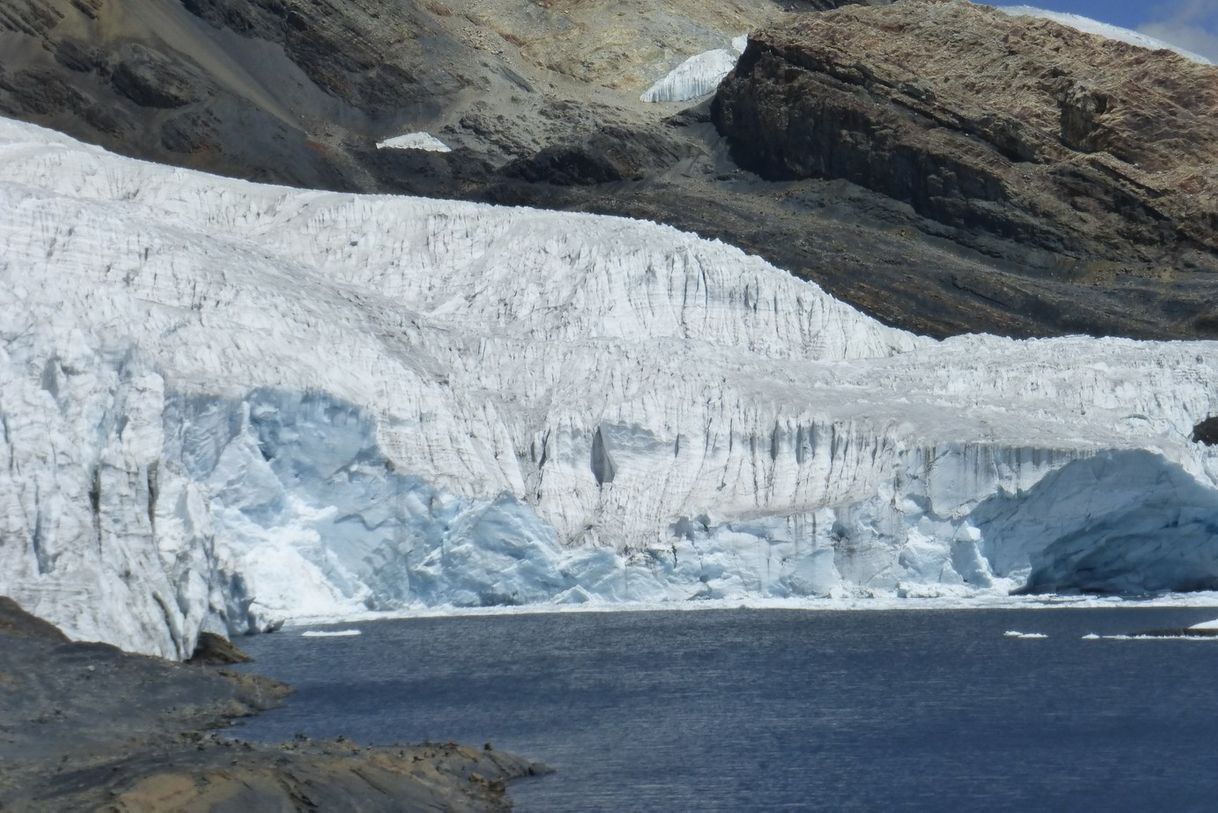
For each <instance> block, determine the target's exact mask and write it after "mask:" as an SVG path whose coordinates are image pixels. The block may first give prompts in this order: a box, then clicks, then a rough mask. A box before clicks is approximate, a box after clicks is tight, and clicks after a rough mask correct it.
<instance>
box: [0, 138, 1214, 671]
mask: <svg viewBox="0 0 1218 813" xmlns="http://www.w3.org/2000/svg"><path fill="white" fill-rule="evenodd" d="M0 202H2V203H3V205H0V287H3V289H4V290H5V291H7V292H8V294H9V295H8V298H7V299H5V300H4V301H3V302H2V303H0V430H2V431H0V593H3V594H7V595H10V596H13V597H15V598H17V599H18V600H19V601H20V602H21V603H22V604H23V605H24V606H26V607H27V608H29V609H30V610H31V611H34V612H36V613H37V614H39V615H41V616H44V617H46V618H49V619H52V620H54V621H56V622H57V623H59V624H60V625H61V626H62V627H63V628H64V629H65V631H67V632H68V633H69V634H70V635H72V636H73V637H77V638H95V639H102V640H107V641H111V642H114V643H118V644H121V645H123V646H125V647H128V648H131V649H136V650H140V651H145V652H151V653H157V654H163V655H167V656H171V657H185V656H188V655H189V654H190V653H191V651H192V650H193V648H194V644H195V640H196V638H197V636H198V634H199V632H200V631H201V630H209V631H215V632H229V633H236V632H244V631H247V630H249V629H260V628H263V627H265V626H266V625H267V624H268V623H271V622H273V621H276V620H282V619H284V618H301V617H308V616H312V617H330V618H333V617H338V616H343V615H351V614H355V613H361V612H366V611H368V610H392V609H395V608H403V607H424V606H435V605H458V606H480V605H493V604H498V605H504V604H538V603H554V602H562V603H572V602H589V601H592V602H602V603H607V604H611V603H618V602H624V601H635V602H637V601H648V602H659V601H685V600H689V599H691V598H731V599H744V598H749V597H801V596H822V597H838V598H850V597H867V596H882V597H894V598H895V597H900V596H908V595H940V596H957V597H959V596H978V595H981V596H984V595H999V596H1001V595H1005V594H1006V593H1007V592H1009V591H1011V590H1019V589H1030V590H1036V591H1049V590H1066V591H1070V590H1075V591H1079V590H1081V591H1092V592H1109V593H1126V594H1127V593H1138V594H1140V593H1144V592H1154V591H1160V590H1187V589H1197V588H1203V587H1218V536H1215V533H1214V526H1213V518H1214V516H1215V515H1216V512H1218V448H1215V447H1213V446H1209V445H1207V444H1206V442H1205V438H1206V437H1208V435H1207V434H1206V431H1205V427H1206V426H1207V424H1205V423H1204V420H1205V419H1206V418H1208V417H1210V416H1214V415H1218V349H1216V348H1218V345H1216V344H1214V343H1210V342H1171V343H1163V344H1158V343H1139V342H1134V341H1130V340H1118V339H1103V340H1094V339H1082V338H1072V339H1054V340H1038V341H1030V342H1018V341H1012V340H1009V339H1003V338H997V337H993V336H966V337H958V338H955V339H951V340H948V341H945V342H937V341H933V340H930V339H925V338H920V337H917V336H915V335H912V334H910V333H906V332H903V331H899V330H895V329H893V328H889V327H885V326H883V325H882V324H880V323H878V322H876V321H875V320H872V319H870V318H868V317H866V316H864V315H862V314H860V313H858V312H857V311H855V310H854V309H852V308H850V307H849V306H847V305H844V304H843V303H841V302H839V301H837V300H835V299H833V298H832V297H830V296H828V295H827V294H826V293H825V292H824V291H822V290H821V289H820V288H818V287H816V286H815V285H813V284H811V283H807V282H802V281H800V280H797V279H795V278H793V277H792V276H790V275H788V274H786V273H785V272H782V271H780V270H778V269H776V268H774V267H773V266H771V265H769V264H767V263H766V262H764V261H763V260H760V259H758V258H755V257H749V256H747V255H745V254H743V253H742V252H740V251H739V250H737V249H734V248H732V247H730V246H726V245H723V244H721V243H715V242H709V241H705V240H701V239H699V238H697V237H694V236H692V235H688V234H683V233H680V232H677V231H675V230H673V229H671V228H668V227H663V226H658V225H654V224H647V223H640V222H637V221H628V220H622V219H617V218H606V217H596V216H589V215H574V214H562V213H553V212H544V211H539V210H532V209H524V208H516V209H509V208H497V207H490V206H485V205H477V204H468V203H457V202H444V201H431V200H425V199H418V198H406V197H381V196H358V195H348V194H337V193H326V192H318V191H299V190H292V189H289V188H285V187H278V186H264V185H255V184H249V183H246V182H240V181H234V180H230V179H225V178H220V177H216V176H209V175H204V174H200V173H197V172H193V171H187V170H180V169H172V168H169V167H165V166H160V165H155V164H149V163H143V162H138V161H134V160H131V159H128V158H123V157H119V156H114V155H111V154H107V153H105V152H103V151H102V150H100V149H98V148H94V147H88V146H85V145H83V144H81V143H79V142H76V141H74V140H72V139H70V138H68V137H66V136H62V135H59V134H56V133H53V132H51V131H48V130H43V129H40V128H37V127H34V126H32V125H27V124H21V123H17V122H12V121H7V120H0ZM1195 433H1196V434H1195Z"/></svg>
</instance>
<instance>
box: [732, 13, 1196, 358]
mask: <svg viewBox="0 0 1218 813" xmlns="http://www.w3.org/2000/svg"><path fill="white" fill-rule="evenodd" d="M713 113H714V119H715V123H716V125H717V126H718V128H719V130H720V131H721V132H722V133H723V134H724V135H725V136H726V137H727V138H728V140H729V142H730V143H731V145H732V150H733V155H734V157H735V158H736V159H737V161H738V162H739V163H740V164H741V165H742V166H745V167H747V168H749V169H752V170H754V171H756V172H758V173H759V174H760V175H762V177H765V178H769V179H773V180H789V179H800V178H831V179H842V180H846V181H849V182H852V183H855V184H858V185H860V186H863V187H866V188H867V189H870V190H873V191H875V192H878V193H881V194H883V195H885V196H888V197H890V198H893V199H895V200H897V201H900V202H902V203H905V204H908V205H910V206H912V207H913V209H914V210H915V211H916V212H917V213H918V214H920V215H922V216H924V217H927V218H929V219H931V220H934V221H936V222H938V223H941V224H943V225H944V226H947V227H949V228H951V229H953V230H954V231H953V237H954V239H956V240H957V241H959V242H961V243H963V244H964V245H967V246H970V247H972V248H975V249H977V250H979V251H982V252H986V253H991V254H993V255H995V256H997V257H1002V258H1006V259H1009V260H1011V261H1013V262H1014V263H1018V264H1019V265H1021V266H1023V267H1024V268H1026V269H1028V270H1030V271H1035V272H1036V273H1038V274H1040V275H1041V276H1045V277H1051V278H1056V279H1067V280H1070V281H1072V282H1073V283H1075V285H1076V291H1077V294H1076V296H1077V301H1076V302H1075V303H1074V305H1075V307H1077V308H1080V309H1081V308H1086V307H1088V302H1087V294H1086V291H1087V290H1088V289H1089V288H1094V287H1103V288H1108V289H1109V291H1111V290H1112V288H1113V287H1115V286H1125V287H1127V288H1128V290H1127V291H1126V292H1125V294H1124V296H1125V298H1126V300H1127V301H1126V303H1125V306H1126V308H1127V309H1128V310H1129V311H1131V312H1133V311H1136V310H1140V311H1141V312H1142V313H1143V314H1145V315H1147V316H1150V317H1151V318H1152V319H1153V320H1154V321H1159V322H1161V323H1174V324H1175V325H1176V326H1177V327H1178V332H1179V335H1198V334H1201V335H1213V331H1214V323H1215V319H1216V317H1218V314H1216V313H1215V309H1214V301H1215V300H1214V298H1213V296H1214V293H1215V292H1216V289H1215V287H1214V286H1215V282H1216V281H1218V165H1216V164H1215V162H1214V160H1213V157H1214V156H1215V155H1218V69H1215V68H1213V67H1210V66H1203V65H1197V64H1194V63H1192V62H1189V61H1188V60H1186V59H1184V58H1182V57H1180V56H1178V55H1176V54H1173V53H1170V52H1166V51H1162V52H1151V51H1147V50H1145V49H1140V48H1135V47H1134V46H1130V45H1126V44H1124V43H1120V42H1114V41H1109V40H1104V39H1101V38H1099V37H1094V36H1091V35H1087V34H1083V33H1080V32H1077V31H1073V30H1071V29H1067V28H1065V27H1063V26H1061V25H1058V24H1056V23H1052V22H1047V21H1035V20H1030V19H1027V18H1013V17H1009V16H1007V15H1005V14H1002V13H1000V12H997V11H995V10H994V9H991V8H987V7H982V6H973V5H970V4H967V3H956V2H947V1H946V0H906V2H901V3H897V4H895V5H892V6H889V7H886V8H880V9H860V8H844V9H841V10H839V11H835V12H832V13H827V14H812V15H804V16H801V17H799V18H797V19H794V20H791V21H789V22H787V23H784V24H781V25H778V26H774V27H770V28H767V29H765V30H762V31H760V32H758V33H756V34H754V35H753V36H752V37H751V39H750V42H749V46H748V48H747V50H746V52H745V54H744V55H743V57H742V58H741V60H740V63H739V65H738V66H737V69H736V71H735V72H734V74H733V75H732V76H730V77H729V78H728V79H727V80H726V81H725V82H724V83H723V84H722V85H721V86H720V88H719V91H718V94H717V96H716V98H715V105H714V109H713ZM1131 283H1132V284H1131ZM1152 292H1153V293H1152ZM1148 293H1150V294H1151V295H1150V296H1148Z"/></svg>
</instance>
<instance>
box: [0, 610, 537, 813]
mask: <svg viewBox="0 0 1218 813" xmlns="http://www.w3.org/2000/svg"><path fill="white" fill-rule="evenodd" d="M0 653H2V654H0V808H2V809H4V810H14V811H26V810H29V811H34V810H86V809H88V810H93V809H103V808H104V809H106V810H116V811H152V810H169V809H172V810H185V809H189V810H209V809H229V810H313V809H323V810H353V809H359V810H403V809H444V810H462V811H464V810H469V811H475V810H506V809H508V808H509V807H510V805H509V803H508V800H507V796H506V791H505V783H506V782H507V781H510V780H511V779H513V778H517V777H521V776H527V775H531V774H535V773H538V772H540V771H543V770H544V768H542V767H541V766H539V765H535V764H532V763H529V762H528V761H527V760H523V759H520V758H518V757H514V756H511V755H509V754H506V753H502V752H499V751H491V750H485V749H482V748H479V749H474V748H467V747H464V746H460V745H457V744H455V743H445V744H425V745H417V746H403V747H383V748H362V747H360V746H358V745H356V744H355V743H352V742H350V741H348V740H344V739H341V738H340V739H339V740H336V741H324V742H323V741H313V740H309V739H306V738H297V739H296V740H294V741H293V742H291V743H287V744H285V745H282V746H268V745H251V744H249V743H244V742H240V741H236V740H232V739H229V738H228V737H226V736H224V735H223V734H222V733H221V732H219V731H217V729H219V728H221V727H223V726H225V725H226V724H227V723H228V721H230V720H231V719H233V718H235V717H241V716H246V715H249V714H255V713H257V712H259V711H262V710H264V709H267V708H270V707H272V706H274V705H277V704H278V703H279V702H280V701H281V700H282V699H283V698H284V697H285V696H286V695H287V694H288V693H289V692H290V689H289V688H288V687H287V686H285V685H284V684H282V683H279V682H277V681H273V680H270V679H268V678H263V677H259V676H255V675H248V674H237V673H234V672H228V671H224V670H219V669H213V668H207V667H202V666H192V665H187V664H177V663H172V662H169V661H164V660H160V659H158V658H149V657H144V656H139V655H130V654H127V653H124V652H122V651H121V650H119V649H117V648H115V647H112V646H107V645H104V644H88V643H70V642H68V641H67V639H66V638H64V636H63V634H62V633H61V632H59V630H58V629H56V628H55V627H53V626H52V625H50V624H47V623H46V622H44V621H41V620H39V619H37V618H35V617H33V616H31V615H29V614H28V613H25V612H23V611H22V610H21V609H20V608H19V607H18V606H17V605H16V604H15V603H14V602H12V601H11V600H9V599H5V598H0Z"/></svg>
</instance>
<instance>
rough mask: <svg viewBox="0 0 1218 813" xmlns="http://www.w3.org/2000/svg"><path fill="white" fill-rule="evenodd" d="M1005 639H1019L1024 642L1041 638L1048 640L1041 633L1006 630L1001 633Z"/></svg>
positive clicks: (1046, 636)
mask: <svg viewBox="0 0 1218 813" xmlns="http://www.w3.org/2000/svg"><path fill="white" fill-rule="evenodd" d="M1003 636H1004V637H1006V638H1019V639H1021V640H1025V641H1037V640H1040V639H1042V638H1048V637H1049V636H1048V635H1045V634H1044V633H1043V632H1020V631H1019V630H1007V631H1006V632H1004V633H1003Z"/></svg>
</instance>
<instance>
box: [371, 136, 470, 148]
mask: <svg viewBox="0 0 1218 813" xmlns="http://www.w3.org/2000/svg"><path fill="white" fill-rule="evenodd" d="M376 148H377V149H378V150H386V149H391V150H423V151H424V152H452V148H451V147H449V146H448V145H447V144H445V143H444V142H443V141H441V140H440V139H438V138H436V137H435V136H433V135H432V134H431V133H407V134H406V135H400V136H395V137H394V138H387V139H385V140H384V141H378V142H376Z"/></svg>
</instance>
